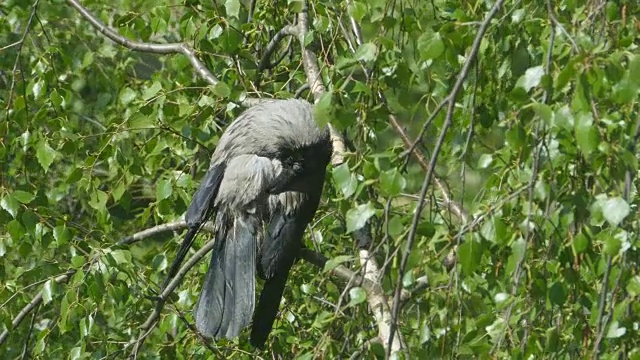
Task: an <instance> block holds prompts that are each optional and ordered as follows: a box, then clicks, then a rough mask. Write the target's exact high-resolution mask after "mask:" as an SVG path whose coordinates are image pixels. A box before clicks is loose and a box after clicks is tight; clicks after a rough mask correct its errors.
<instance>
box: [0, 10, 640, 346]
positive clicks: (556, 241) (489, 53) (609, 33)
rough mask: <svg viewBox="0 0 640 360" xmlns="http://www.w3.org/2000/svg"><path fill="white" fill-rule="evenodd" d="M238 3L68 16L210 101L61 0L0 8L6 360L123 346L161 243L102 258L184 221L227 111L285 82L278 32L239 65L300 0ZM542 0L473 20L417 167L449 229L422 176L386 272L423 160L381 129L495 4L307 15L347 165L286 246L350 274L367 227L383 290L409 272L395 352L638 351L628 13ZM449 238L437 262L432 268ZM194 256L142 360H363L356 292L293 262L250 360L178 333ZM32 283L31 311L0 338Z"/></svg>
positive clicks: (369, 326)
mask: <svg viewBox="0 0 640 360" xmlns="http://www.w3.org/2000/svg"><path fill="white" fill-rule="evenodd" d="M250 3H251V2H249V1H245V0H243V1H240V0H226V1H198V0H186V1H184V2H182V1H176V0H168V1H164V2H149V1H143V0H133V1H123V0H120V1H115V2H104V1H95V0H86V1H83V2H82V4H83V5H84V6H86V7H87V8H88V9H89V10H90V11H92V12H93V13H94V14H95V15H96V16H97V17H98V18H99V19H100V20H101V21H103V22H105V23H106V24H108V25H109V26H111V27H112V28H114V29H115V30H116V31H118V33H120V34H122V35H124V36H126V37H128V38H129V39H134V40H138V41H144V42H153V43H166V42H176V41H184V42H186V43H187V44H190V45H191V46H192V47H193V48H194V49H196V50H197V52H198V56H199V58H200V59H201V60H203V61H204V62H205V65H206V66H207V67H208V68H209V69H210V70H211V72H212V73H213V74H215V75H216V76H217V77H218V78H219V80H220V83H218V85H215V86H212V85H208V84H207V83H206V82H205V81H203V80H202V79H201V78H199V77H197V75H196V74H195V72H194V70H193V68H192V67H191V65H190V63H189V61H188V59H187V58H186V57H185V56H182V55H157V54H149V53H141V52H132V51H130V50H128V49H126V48H124V47H122V46H119V45H116V44H115V43H113V42H112V41H110V40H108V39H106V38H105V37H104V36H103V35H102V34H100V33H99V32H97V31H96V30H95V29H94V28H93V27H92V26H91V25H90V24H89V23H88V22H87V21H86V19H84V18H83V17H81V16H80V14H79V13H78V12H77V11H75V10H74V9H73V8H71V7H70V6H67V5H66V4H65V3H64V2H63V1H60V0H56V1H41V2H39V3H38V2H37V1H36V3H35V4H37V9H36V11H35V12H34V4H33V3H28V2H26V1H15V0H3V1H2V2H0V11H1V12H2V14H3V15H2V17H0V49H1V56H0V102H1V105H2V109H3V112H4V113H3V114H2V121H0V133H1V135H2V143H1V144H0V157H1V159H2V160H1V161H0V167H1V170H2V184H1V185H0V224H2V232H1V233H0V258H1V259H2V261H0V279H2V281H1V282H0V310H1V311H0V321H1V322H2V324H3V325H0V330H4V329H7V331H8V338H7V340H6V342H5V343H4V344H3V345H2V351H1V352H0V353H3V354H4V355H3V356H4V357H6V358H15V357H17V356H19V355H20V354H21V353H22V352H23V351H30V352H31V354H32V355H33V356H34V357H36V358H47V359H48V358H67V357H68V358H74V359H75V358H103V357H109V358H122V357H125V356H126V355H127V354H128V353H129V351H130V346H129V347H127V344H128V343H129V342H130V341H131V340H133V339H135V337H137V336H138V335H139V334H138V331H139V326H140V324H142V323H143V322H144V320H145V319H146V317H147V316H148V314H149V313H150V312H151V311H152V309H153V307H154V301H153V299H152V298H150V296H153V295H154V291H157V289H158V286H159V284H160V283H161V282H162V281H163V280H164V278H163V274H164V271H165V270H166V267H167V263H168V262H170V261H171V260H172V259H173V257H174V256H175V252H176V248H177V244H178V242H179V241H180V239H181V237H180V235H181V232H178V231H176V232H174V233H170V234H165V235H160V236H156V237H153V238H148V239H145V240H143V241H140V242H136V243H134V244H131V245H117V244H116V243H117V242H118V240H120V239H122V238H124V237H126V236H129V235H131V234H134V233H136V232H139V231H141V230H144V229H147V228H150V227H152V226H155V225H158V224H163V223H168V222H171V221H174V220H177V219H179V218H180V217H181V216H182V215H183V214H184V212H185V210H186V207H187V206H188V204H189V201H190V199H191V194H193V192H194V191H195V189H196V187H197V184H198V182H199V179H200V178H201V177H202V175H203V174H204V171H205V170H206V168H207V166H208V160H209V156H210V154H211V150H212V149H213V148H214V147H215V145H216V142H217V139H218V138H219V136H220V134H221V132H222V130H223V129H224V128H225V126H226V125H227V124H228V123H229V122H230V121H231V120H232V119H233V118H234V117H235V116H237V115H238V114H239V113H240V112H241V111H242V109H243V107H242V106H241V105H240V104H241V102H242V100H243V99H244V98H245V97H247V96H250V97H275V98H289V97H292V96H293V94H294V93H296V91H297V90H298V89H299V88H301V87H302V86H303V85H304V84H306V79H307V78H306V75H305V73H304V71H303V70H302V63H301V51H300V47H299V44H298V42H297V41H294V40H295V39H292V38H290V39H284V40H283V41H282V42H281V43H280V45H279V46H278V48H277V50H276V51H275V53H274V54H273V55H272V56H271V60H270V61H269V62H268V63H267V64H271V65H273V66H272V67H271V68H269V69H262V68H261V67H260V63H261V60H262V57H263V56H264V54H265V51H266V50H265V49H266V47H267V44H268V43H269V41H270V40H271V39H272V38H273V37H274V36H275V34H276V33H277V32H278V31H279V30H280V29H281V28H283V27H284V26H286V25H288V24H292V23H293V19H294V18H295V15H296V14H297V13H298V12H299V11H300V10H301V8H302V2H300V1H295V0H293V1H292V0H288V1H284V0H279V1H260V2H257V4H256V6H255V11H251V10H250V9H251V5H250ZM550 3H551V8H549V7H547V6H548V5H549V4H546V3H544V2H542V1H507V2H505V4H504V6H503V7H502V9H501V11H500V12H499V13H498V15H497V17H495V18H494V19H493V20H492V21H491V22H490V24H489V28H488V31H487V33H486V34H485V36H484V39H483V40H482V42H481V44H480V48H479V53H478V61H477V62H475V63H474V64H473V67H472V68H471V71H470V73H469V76H468V78H467V80H466V81H465V82H464V85H463V88H462V90H461V92H460V95H459V96H458V97H457V99H456V102H455V107H454V112H453V126H452V128H451V129H450V130H449V131H448V132H447V133H446V135H445V137H444V143H443V146H442V149H441V150H440V153H439V157H438V161H437V167H436V174H437V176H438V177H439V178H440V179H444V180H446V182H447V184H448V185H449V189H450V195H451V196H452V197H453V199H454V200H455V201H457V202H458V203H460V204H462V205H463V207H464V209H466V211H467V213H468V214H470V221H469V224H465V223H464V221H463V220H461V219H460V218H458V217H456V216H455V215H454V214H452V213H451V212H450V211H449V209H448V206H447V204H446V203H445V204H444V205H443V196H442V194H441V193H439V192H437V191H434V190H433V189H434V188H433V186H431V187H430V188H429V193H428V196H427V201H428V205H427V207H426V209H425V210H424V212H423V213H422V215H421V216H422V217H421V218H420V222H419V226H418V227H417V239H416V242H415V244H414V246H413V248H412V249H411V254H410V256H409V261H408V268H407V270H406V273H405V274H404V275H403V276H402V278H401V279H399V278H398V266H399V262H400V261H399V260H400V256H401V254H403V253H404V252H405V251H406V250H405V249H404V244H405V243H406V241H407V239H408V236H409V233H410V227H411V223H412V218H413V216H414V212H415V207H416V204H417V194H418V193H419V190H420V188H421V184H422V182H423V179H424V176H425V174H426V170H425V169H424V168H423V167H421V166H420V165H419V164H418V163H416V161H415V158H413V157H411V158H410V159H408V160H407V159H406V157H405V156H404V153H403V151H404V147H403V142H402V141H401V136H400V135H399V134H398V132H397V129H395V128H394V127H393V126H390V123H389V119H388V115H389V114H390V113H393V114H395V115H396V116H397V118H398V119H399V120H400V121H401V123H402V126H404V128H405V129H406V132H407V133H408V134H409V137H410V139H414V138H415V137H416V136H417V134H418V132H419V131H420V129H421V128H422V127H423V124H424V123H425V120H426V119H427V118H428V117H429V116H430V115H431V114H432V113H433V112H434V109H436V107H437V105H438V104H439V103H440V102H442V101H443V100H444V99H445V98H446V97H447V96H448V94H449V92H450V91H451V89H452V87H453V84H454V83H455V81H456V79H457V76H458V73H459V72H460V70H461V68H462V66H463V64H464V62H465V61H467V56H468V54H469V51H470V48H471V45H472V43H473V40H474V38H475V36H476V34H477V33H478V28H479V25H480V22H482V21H483V19H484V18H485V16H486V14H487V12H488V11H489V9H490V8H491V6H493V2H492V1H453V0H435V1H407V0H403V1H383V0H373V1H364V0H352V1H347V2H343V1H312V2H310V4H309V8H310V9H309V11H310V19H311V21H310V32H309V33H308V34H307V37H306V38H305V39H303V41H304V43H305V44H306V46H308V48H309V49H311V50H313V51H314V52H315V53H316V54H317V56H318V59H319V64H320V67H321V73H322V77H323V80H324V82H325V84H326V85H327V89H328V93H327V94H328V95H326V96H324V97H323V98H322V99H321V100H320V102H319V105H318V107H317V112H318V113H319V117H320V118H323V117H324V118H325V119H326V120H328V121H331V122H332V123H333V124H334V125H335V126H336V127H337V128H338V129H339V130H341V131H344V133H345V134H346V137H347V139H348V140H349V144H350V145H351V148H352V150H353V151H352V152H350V153H349V154H348V155H349V156H348V157H347V162H346V163H345V164H343V165H339V166H336V167H332V168H331V169H330V171H329V173H328V175H327V182H326V185H325V190H324V196H323V202H322V205H321V208H320V210H319V212H318V214H317V215H316V218H315V222H314V224H313V229H312V231H310V232H309V234H311V235H313V236H307V239H306V242H307V245H308V246H309V247H311V248H313V247H314V246H315V247H317V248H318V249H319V251H320V252H321V253H323V254H324V255H326V256H328V257H330V258H333V259H334V260H333V261H334V265H335V264H336V263H339V262H341V263H343V264H346V265H348V266H349V267H351V268H353V269H357V268H358V266H359V265H358V263H357V261H355V260H354V259H355V255H356V254H357V251H358V246H357V244H356V243H355V242H354V241H353V240H352V238H351V234H352V233H353V231H355V230H358V229H359V228H361V227H362V226H363V225H364V224H366V223H367V222H369V223H371V224H372V228H373V238H374V245H375V246H376V250H377V252H376V255H377V258H378V260H379V261H380V263H381V264H384V266H385V267H384V269H385V278H384V280H383V288H384V290H385V292H386V293H387V294H388V295H389V296H390V297H391V295H392V293H393V289H394V287H395V284H396V283H397V282H398V281H401V282H402V285H403V287H404V288H406V289H407V290H412V289H414V287H416V286H417V285H416V284H417V283H418V281H417V279H419V278H421V277H424V276H426V277H428V279H429V288H428V289H427V290H426V291H425V290H423V291H415V292H414V293H413V295H412V297H411V298H410V299H409V300H408V302H407V303H406V305H404V307H403V308H402V311H401V313H400V318H399V330H400V331H401V333H402V335H403V337H404V340H405V341H406V344H407V349H408V352H409V353H410V354H411V355H413V357H416V358H432V357H454V356H456V357H462V358H472V357H473V358H476V357H480V358H488V357H492V356H495V357H500V358H502V357H513V358H529V357H530V356H534V357H541V356H542V357H547V356H548V357H559V358H583V357H587V356H591V355H593V354H594V353H595V352H596V349H597V348H599V349H600V356H603V357H606V358H618V356H619V355H622V356H624V357H630V358H640V337H639V336H638V327H639V326H638V324H639V321H640V319H639V318H638V315H637V314H639V313H640V307H639V306H640V305H639V304H640V302H638V301H637V300H638V296H640V276H639V275H638V273H637V268H638V265H639V257H638V255H639V249H638V241H637V239H638V230H639V229H638V228H639V225H640V224H639V219H638V216H637V214H638V201H639V197H638V194H637V181H636V180H635V179H636V178H637V175H638V152H637V150H636V148H635V142H636V141H637V140H638V128H637V127H638V126H637V123H638V121H640V119H639V118H638V113H639V105H638V94H639V93H640V55H638V54H639V53H640V52H639V51H638V40H639V39H640V35H639V33H640V19H639V17H638V14H640V6H639V5H638V3H637V2H636V1H632V0H619V1H605V0H602V1H586V2H581V1H574V0H562V1H556V2H550ZM250 12H251V16H252V19H250V20H249V19H248V18H249V15H250ZM350 17H351V18H352V19H353V21H354V22H355V23H357V24H359V25H360V27H361V29H362V38H363V40H364V41H363V43H362V44H360V45H358V42H357V39H356V37H355V36H354V35H353V32H352V30H351V20H350ZM23 37H24V41H22V40H21V39H23ZM12 44H13V45H12ZM277 60H280V61H279V62H277ZM365 69H366V70H365ZM369 71H370V76H369ZM379 94H383V95H384V97H385V98H386V100H387V102H386V103H383V102H382V101H381V100H380V96H379ZM302 95H303V97H306V98H307V99H312V96H311V95H310V94H309V92H308V91H304V92H303V93H302ZM445 108H446V107H445ZM444 122H445V111H442V112H440V113H439V114H438V115H436V116H435V118H434V119H433V121H432V122H431V123H430V124H428V126H427V127H426V132H425V135H424V137H423V139H422V141H420V142H419V144H418V147H417V150H418V152H419V153H422V154H424V155H427V156H430V155H431V154H433V149H434V144H435V143H436V142H437V139H438V136H439V133H440V130H441V129H442V127H443V124H444ZM405 164H406V166H405ZM312 238H313V239H312ZM204 240H205V239H199V240H198V244H197V246H201V245H202V243H203V241H204ZM458 242H460V246H459V248H458V263H457V266H456V267H455V268H454V269H453V270H452V271H448V270H447V269H445V268H444V267H443V266H442V260H443V258H444V256H445V255H446V254H447V253H448V252H449V250H450V249H451V248H452V247H453V246H454V245H455V244H456V243H458ZM207 265H208V260H207V261H202V262H201V263H200V264H199V265H198V266H197V267H196V268H194V269H193V271H192V272H191V274H190V275H189V276H188V277H187V278H186V280H185V282H184V283H183V284H182V285H181V287H180V288H179V289H178V291H177V292H176V294H175V296H174V297H173V298H172V299H171V301H170V303H169V305H168V307H167V308H166V309H165V310H164V312H163V315H162V318H161V321H160V323H159V324H158V327H157V328H156V329H155V330H154V331H153V332H152V333H151V334H150V336H149V338H148V339H147V341H146V343H145V345H144V347H143V348H142V349H141V352H140V353H139V356H140V357H141V358H177V359H182V358H189V357H195V356H202V355H206V357H207V358H219V357H224V358H246V357H249V356H250V355H249V354H251V353H254V352H255V353H254V354H257V355H259V356H262V357H264V358H270V357H272V355H271V354H273V353H275V354H281V356H282V357H284V358H291V357H293V356H297V357H301V358H314V357H317V358H328V359H331V358H344V357H347V356H352V355H355V356H358V355H359V354H361V355H364V356H367V357H369V356H371V357H380V356H381V355H380V354H381V347H380V346H379V345H378V344H377V343H376V341H371V340H372V339H373V338H375V337H376V336H377V327H376V325H375V322H374V320H373V318H372V317H371V315H370V314H369V312H368V309H367V302H366V301H364V300H365V297H366V293H364V292H363V291H362V289H361V288H359V287H356V288H352V289H350V291H347V292H343V290H344V284H342V283H341V282H339V281H336V280H335V279H334V278H332V277H330V276H329V275H328V274H327V273H326V272H321V271H318V269H316V268H313V267H312V266H311V265H310V264H308V263H305V262H300V263H298V264H297V265H296V266H295V271H294V273H293V274H292V275H291V277H290V280H289V281H290V286H289V287H288V288H287V290H286V293H285V302H286V303H285V305H284V306H283V307H282V308H281V309H282V314H281V317H280V320H279V321H278V322H277V323H276V328H275V329H274V331H273V332H272V335H271V337H270V340H269V345H268V346H269V347H268V348H267V349H266V350H264V351H262V352H260V351H257V350H253V349H251V348H250V346H249V345H248V341H247V338H248V334H246V333H245V334H243V335H242V336H241V337H240V338H239V339H237V340H235V341H219V342H218V343H217V344H216V346H215V349H214V350H215V352H212V351H211V349H209V348H207V347H205V346H204V345H203V343H202V341H201V340H200V339H199V338H198V337H197V336H196V334H195V333H194V332H193V331H192V330H191V329H190V328H189V327H188V326H187V324H188V323H190V322H192V317H191V314H190V311H191V309H192V308H193V307H194V304H195V300H196V299H197V296H198V294H199V289H200V288H199V287H200V283H201V280H202V275H203V274H204V271H205V269H206V266H207ZM70 270H72V271H74V272H73V275H72V276H70V277H69V279H66V280H65V281H60V282H59V283H58V282H57V281H56V279H55V278H56V277H57V276H59V275H61V274H65V273H67V272H68V271H70ZM67 280H68V281H67ZM38 292H41V296H42V303H41V304H40V305H39V306H38V307H37V308H36V309H35V310H34V311H33V312H32V313H30V314H29V315H28V316H27V317H26V320H25V321H23V322H22V323H21V324H20V325H19V326H17V327H16V328H14V327H13V326H12V324H11V322H12V321H13V319H14V318H15V317H16V316H17V315H18V314H19V312H20V310H21V309H23V307H24V306H25V305H27V304H28V303H29V302H30V301H32V299H33V298H34V297H35V296H36V294H38ZM603 300H604V302H603ZM25 344H27V345H25ZM598 344H599V346H598ZM24 349H27V350H24Z"/></svg>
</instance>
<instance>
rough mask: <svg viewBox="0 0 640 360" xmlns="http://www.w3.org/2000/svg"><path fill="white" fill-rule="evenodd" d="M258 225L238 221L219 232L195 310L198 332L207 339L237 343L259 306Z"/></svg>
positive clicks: (241, 220) (237, 219)
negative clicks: (257, 282) (256, 305)
mask: <svg viewBox="0 0 640 360" xmlns="http://www.w3.org/2000/svg"><path fill="white" fill-rule="evenodd" d="M256 225H257V224H254V223H253V222H252V221H250V220H249V219H242V218H235V219H234V220H233V224H232V226H231V227H230V229H228V231H222V229H221V230H220V231H219V232H218V234H217V236H216V242H217V244H216V246H215V247H214V249H213V254H212V256H211V264H210V265H209V269H208V270H207V274H206V276H205V280H204V283H203V286H202V292H201V293H200V299H199V300H198V304H197V306H196V310H195V318H196V328H197V329H198V331H200V333H202V334H203V335H205V336H208V337H213V338H215V339H219V338H222V337H226V338H227V339H233V338H235V337H236V336H238V334H239V333H240V331H241V330H242V329H243V328H245V327H246V326H247V325H249V323H250V321H251V316H252V314H253V310H254V306H255V266H256V260H255V257H256V246H257V238H256V236H257V230H258V227H257V226H256Z"/></svg>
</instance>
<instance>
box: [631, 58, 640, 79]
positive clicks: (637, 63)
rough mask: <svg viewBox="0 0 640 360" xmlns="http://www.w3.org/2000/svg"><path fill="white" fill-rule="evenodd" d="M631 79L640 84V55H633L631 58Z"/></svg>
mask: <svg viewBox="0 0 640 360" xmlns="http://www.w3.org/2000/svg"><path fill="white" fill-rule="evenodd" d="M629 80H631V81H633V82H634V83H635V84H636V85H640V55H632V56H631V58H630V59H629Z"/></svg>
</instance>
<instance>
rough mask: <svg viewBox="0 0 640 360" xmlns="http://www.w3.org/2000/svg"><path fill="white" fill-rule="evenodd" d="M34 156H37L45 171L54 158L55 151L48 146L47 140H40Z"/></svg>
mask: <svg viewBox="0 0 640 360" xmlns="http://www.w3.org/2000/svg"><path fill="white" fill-rule="evenodd" d="M36 158H38V163H40V166H42V169H44V172H45V173H46V172H47V171H48V170H49V167H50V166H51V164H52V163H53V160H54V159H55V158H56V151H55V150H53V149H52V148H51V146H49V142H48V141H47V140H44V141H41V142H40V143H39V144H38V149H37V150H36Z"/></svg>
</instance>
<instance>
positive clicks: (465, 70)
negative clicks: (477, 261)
mask: <svg viewBox="0 0 640 360" xmlns="http://www.w3.org/2000/svg"><path fill="white" fill-rule="evenodd" d="M503 1H504V0H498V1H496V2H495V4H494V5H493V7H492V8H491V10H490V11H489V13H488V14H487V16H486V18H485V19H484V21H483V22H482V25H481V26H480V28H479V29H478V34H477V35H476V38H475V39H474V41H473V45H472V46H471V51H470V52H469V55H468V56H467V60H466V62H465V64H464V66H463V67H462V70H461V71H460V73H459V74H458V79H457V81H456V83H455V84H454V86H453V89H452V90H451V93H450V94H449V96H447V97H448V98H449V106H448V108H447V115H446V117H445V122H444V124H443V126H442V130H441V131H440V136H439V137H438V141H437V143H436V146H435V148H434V151H433V155H432V157H431V161H430V163H429V168H428V169H427V175H426V176H425V179H424V182H423V183H422V189H421V190H420V200H419V201H418V205H417V206H416V211H415V215H414V217H413V222H412V224H411V229H410V230H409V236H408V238H407V241H406V245H405V251H404V253H403V255H402V260H401V261H400V267H399V268H398V277H397V279H398V282H397V284H396V287H395V292H394V296H393V307H392V312H393V317H392V322H391V335H390V340H389V343H388V346H389V347H390V346H391V342H392V341H393V337H394V332H395V329H396V327H397V320H398V315H399V311H400V294H401V289H402V281H401V279H402V278H403V277H404V272H405V268H406V266H407V262H408V260H409V255H410V254H411V249H412V247H413V242H414V241H415V238H416V234H417V229H418V223H419V221H420V218H421V214H422V208H423V206H424V202H425V197H426V194H427V189H428V187H429V183H430V182H431V178H432V176H433V172H434V169H435V166H436V162H437V160H438V154H439V153H440V149H441V148H442V144H443V143H444V139H445V136H446V135H447V131H448V129H449V127H450V126H451V124H452V122H453V111H454V109H455V103H456V98H457V96H458V93H459V92H460V90H461V89H462V84H463V83H464V81H465V79H466V78H467V75H468V74H469V70H470V69H471V66H472V64H473V63H474V61H475V59H476V55H477V54H478V50H479V49H480V43H481V42H482V39H483V37H484V34H485V33H486V31H487V29H488V28H489V24H490V22H491V20H492V19H493V17H494V16H495V15H496V14H497V13H498V10H500V8H501V7H502V3H503ZM389 347H388V348H387V356H390V355H391V354H390V348H389Z"/></svg>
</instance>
